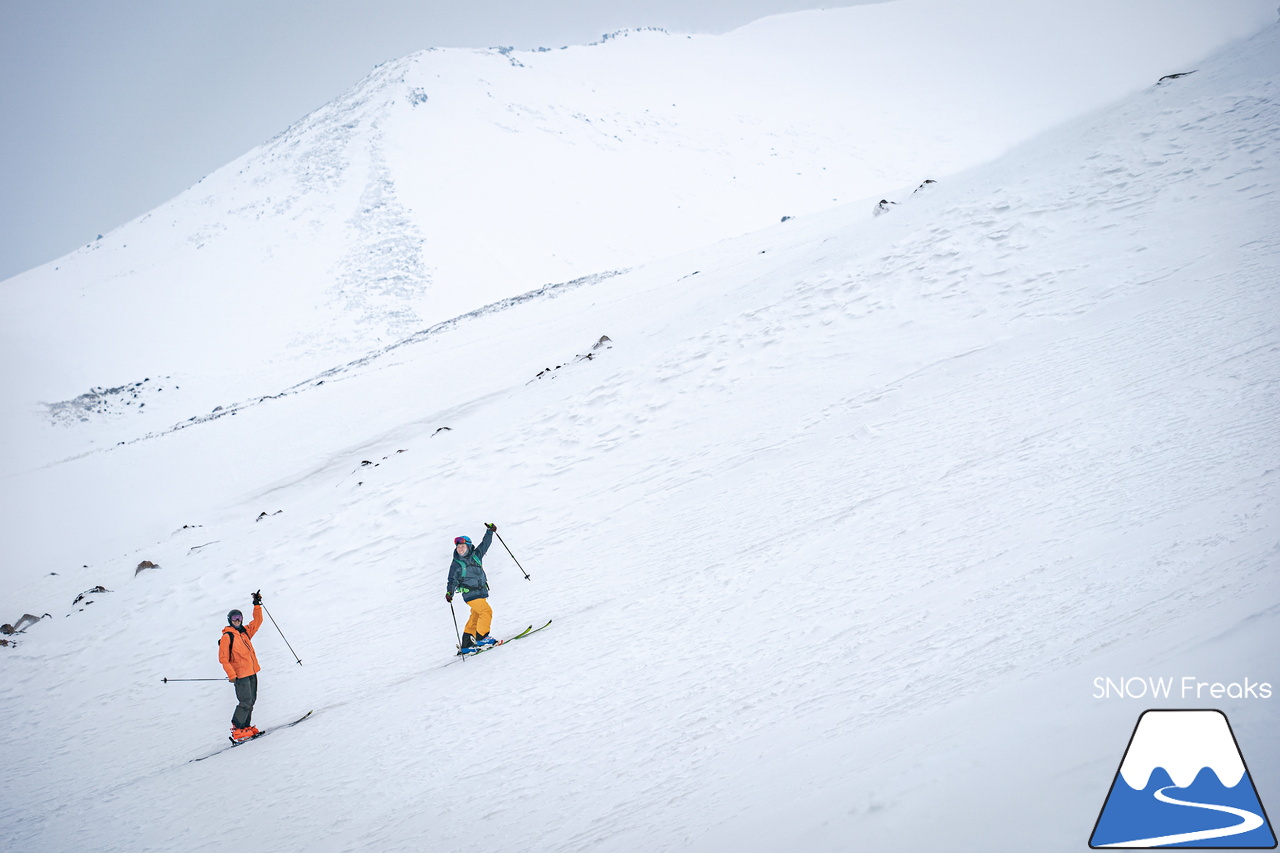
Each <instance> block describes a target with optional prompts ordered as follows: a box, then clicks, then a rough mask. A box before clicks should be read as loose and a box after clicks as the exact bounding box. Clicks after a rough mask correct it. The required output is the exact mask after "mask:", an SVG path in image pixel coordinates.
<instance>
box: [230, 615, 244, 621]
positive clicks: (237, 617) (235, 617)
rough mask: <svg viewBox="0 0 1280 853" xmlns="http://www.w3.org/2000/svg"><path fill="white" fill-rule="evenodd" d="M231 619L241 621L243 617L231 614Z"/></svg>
mask: <svg viewBox="0 0 1280 853" xmlns="http://www.w3.org/2000/svg"><path fill="white" fill-rule="evenodd" d="M231 621H232V622H243V621H244V617H243V616H232V617H231Z"/></svg>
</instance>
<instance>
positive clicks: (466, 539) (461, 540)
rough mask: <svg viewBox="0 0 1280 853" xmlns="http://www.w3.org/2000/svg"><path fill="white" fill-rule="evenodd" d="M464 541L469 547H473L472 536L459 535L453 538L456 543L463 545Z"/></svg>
mask: <svg viewBox="0 0 1280 853" xmlns="http://www.w3.org/2000/svg"><path fill="white" fill-rule="evenodd" d="M463 543H466V546H467V547H468V548H470V547H471V537H470V536H459V537H458V538H457V539H454V540H453V544H454V545H462V544H463Z"/></svg>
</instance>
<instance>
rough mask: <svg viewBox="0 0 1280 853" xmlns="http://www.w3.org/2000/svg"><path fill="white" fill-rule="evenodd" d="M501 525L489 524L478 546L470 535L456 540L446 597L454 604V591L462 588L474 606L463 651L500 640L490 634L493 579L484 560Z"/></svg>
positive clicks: (464, 634) (489, 644) (464, 637)
mask: <svg viewBox="0 0 1280 853" xmlns="http://www.w3.org/2000/svg"><path fill="white" fill-rule="evenodd" d="M497 529H498V526H497V525H496V524H486V525H485V533H484V538H483V539H481V540H480V545H479V546H478V547H477V546H473V545H472V544H471V537H469V536H459V537H457V538H456V539H454V540H453V559H452V560H450V562H449V583H448V585H447V586H446V587H445V595H444V600H445V601H448V602H450V603H451V604H452V602H453V594H454V593H455V592H460V593H462V600H463V601H465V602H466V603H467V606H468V607H470V608H471V618H470V619H468V620H467V627H466V631H465V632H464V633H463V635H462V646H461V648H459V649H458V654H460V655H463V654H471V653H473V652H478V651H479V650H480V649H482V648H484V647H485V646H492V645H494V644H496V643H497V640H495V639H493V638H492V637H490V636H489V628H490V627H491V626H492V624H493V608H491V607H490V606H489V579H488V577H486V576H485V573H484V563H483V560H484V555H485V552H486V551H488V550H489V545H490V544H492V543H493V532H494V531H495V530H497Z"/></svg>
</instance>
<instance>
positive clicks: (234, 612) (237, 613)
mask: <svg viewBox="0 0 1280 853" xmlns="http://www.w3.org/2000/svg"><path fill="white" fill-rule="evenodd" d="M236 616H239V617H240V621H241V622H243V621H244V614H243V613H241V612H240V611H239V610H232V611H231V612H230V613H228V614H227V624H228V625H230V624H231V620H232V619H233V618H235V617H236Z"/></svg>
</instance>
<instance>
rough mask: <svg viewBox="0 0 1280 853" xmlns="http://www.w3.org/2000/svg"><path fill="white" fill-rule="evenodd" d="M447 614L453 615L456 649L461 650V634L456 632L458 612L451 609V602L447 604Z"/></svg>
mask: <svg viewBox="0 0 1280 853" xmlns="http://www.w3.org/2000/svg"><path fill="white" fill-rule="evenodd" d="M449 612H450V613H452V614H453V633H455V634H457V635H458V648H462V634H461V633H460V632H459V631H458V611H456V610H454V609H453V602H452V601H450V602H449Z"/></svg>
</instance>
